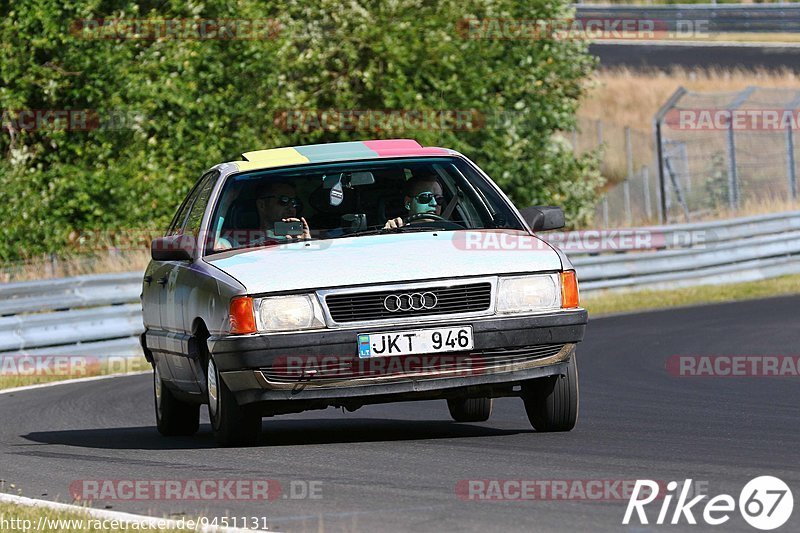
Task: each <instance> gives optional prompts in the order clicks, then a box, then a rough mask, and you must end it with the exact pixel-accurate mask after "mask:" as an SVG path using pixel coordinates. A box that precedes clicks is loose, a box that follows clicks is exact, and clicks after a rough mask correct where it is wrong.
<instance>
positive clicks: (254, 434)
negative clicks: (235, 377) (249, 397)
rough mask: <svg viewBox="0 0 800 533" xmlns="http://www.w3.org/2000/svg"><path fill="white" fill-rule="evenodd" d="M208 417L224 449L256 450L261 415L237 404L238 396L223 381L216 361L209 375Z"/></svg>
mask: <svg viewBox="0 0 800 533" xmlns="http://www.w3.org/2000/svg"><path fill="white" fill-rule="evenodd" d="M206 379H207V380H208V381H207V387H206V389H207V390H208V417H209V418H210V419H211V427H212V428H213V430H214V438H215V439H216V441H217V443H218V444H219V445H221V446H252V445H254V444H256V443H257V442H258V437H259V435H260V434H261V415H259V414H258V413H256V412H253V411H252V410H249V409H247V408H243V407H240V406H239V404H238V403H236V396H235V395H234V394H233V392H231V390H230V389H229V388H228V386H227V385H226V384H225V381H223V380H222V379H220V375H219V371H218V370H217V365H216V364H215V363H214V358H213V357H210V358H209V359H208V370H207V372H206Z"/></svg>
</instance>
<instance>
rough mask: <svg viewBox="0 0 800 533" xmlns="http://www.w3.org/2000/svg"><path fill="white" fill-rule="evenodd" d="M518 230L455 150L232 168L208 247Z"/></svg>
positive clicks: (505, 208) (221, 248) (492, 190)
mask: <svg viewBox="0 0 800 533" xmlns="http://www.w3.org/2000/svg"><path fill="white" fill-rule="evenodd" d="M484 228H509V229H518V230H521V229H523V226H522V225H521V223H520V221H519V220H518V219H517V217H516V216H515V215H514V214H513V211H512V210H511V208H510V206H509V205H508V203H507V201H506V200H505V199H504V198H503V197H502V196H501V195H500V194H498V192H497V190H496V189H495V188H494V187H493V186H492V185H491V184H490V183H489V182H488V181H487V180H486V179H485V178H484V177H483V176H482V175H481V174H479V172H478V171H477V170H476V169H475V168H474V167H473V166H472V165H470V164H469V163H468V162H466V161H464V160H463V159H461V158H458V157H437V158H418V159H396V160H387V159H382V160H371V161H359V162H348V163H336V164H324V165H305V166H298V167H292V168H282V169H275V170H260V171H253V172H246V173H241V174H236V175H233V176H231V177H229V178H228V180H227V181H226V183H225V185H224V187H223V189H222V192H221V194H220V195H219V198H218V200H217V202H216V206H215V207H214V214H213V216H212V218H211V223H210V225H209V244H208V246H207V253H217V252H222V251H225V250H230V249H237V248H249V247H254V246H266V245H272V244H282V243H285V242H290V241H294V240H298V239H336V238H341V237H358V236H362V235H370V234H378V233H384V232H386V233H388V232H410V231H442V230H444V231H458V230H465V229H484Z"/></svg>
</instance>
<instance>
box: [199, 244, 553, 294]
mask: <svg viewBox="0 0 800 533" xmlns="http://www.w3.org/2000/svg"><path fill="white" fill-rule="evenodd" d="M206 261H207V262H208V263H210V264H212V265H214V266H215V267H217V268H219V269H220V270H222V271H224V272H225V273H227V274H229V275H231V276H233V277H234V278H236V279H237V280H239V282H241V283H242V284H243V285H244V286H245V289H246V291H247V292H248V293H249V294H261V293H268V292H277V291H296V290H304V289H320V288H331V287H342V286H351V285H370V284H378V283H396V282H403V281H416V280H431V279H439V278H453V277H463V276H485V275H491V274H505V273H523V272H539V271H556V270H561V268H562V265H561V259H560V258H559V256H558V254H557V253H556V252H555V251H554V250H553V249H552V248H551V247H550V246H549V245H548V244H546V243H544V242H543V241H542V240H541V239H538V238H537V237H534V236H531V235H529V234H527V233H525V232H522V231H509V230H474V231H439V232H419V233H390V234H384V235H369V236H361V237H348V238H339V239H328V240H313V241H307V242H302V241H301V242H295V243H287V244H281V245H275V246H267V247H263V248H256V249H252V248H251V249H246V250H232V251H229V252H223V253H221V254H216V255H213V256H210V257H206Z"/></svg>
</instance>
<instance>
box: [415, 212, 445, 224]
mask: <svg viewBox="0 0 800 533" xmlns="http://www.w3.org/2000/svg"><path fill="white" fill-rule="evenodd" d="M426 219H427V220H437V221H440V222H450V221H449V220H447V219H446V218H444V217H440V216H439V215H437V214H434V213H417V214H416V215H411V216H410V217H408V218H406V222H407V223H408V224H411V223H412V222H416V221H418V220H426Z"/></svg>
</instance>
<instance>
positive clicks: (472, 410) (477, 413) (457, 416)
mask: <svg viewBox="0 0 800 533" xmlns="http://www.w3.org/2000/svg"><path fill="white" fill-rule="evenodd" d="M447 408H448V409H450V416H451V417H453V420H455V421H456V422H485V421H487V420H489V415H491V414H492V399H491V398H455V399H450V400H447Z"/></svg>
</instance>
